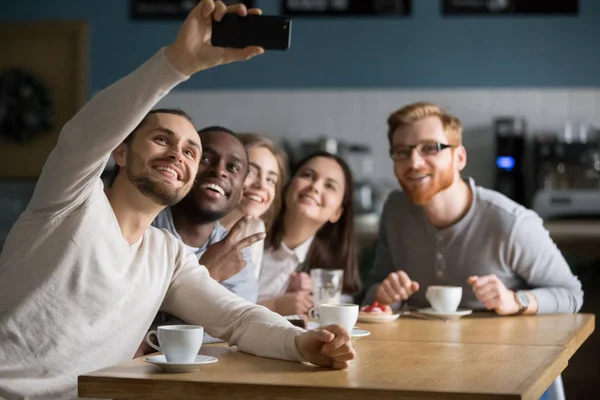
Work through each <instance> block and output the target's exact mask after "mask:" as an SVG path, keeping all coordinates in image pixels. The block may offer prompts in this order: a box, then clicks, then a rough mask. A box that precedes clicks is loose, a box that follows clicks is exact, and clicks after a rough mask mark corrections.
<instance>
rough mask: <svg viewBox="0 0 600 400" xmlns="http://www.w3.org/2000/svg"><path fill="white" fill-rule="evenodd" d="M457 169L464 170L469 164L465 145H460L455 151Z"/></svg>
mask: <svg viewBox="0 0 600 400" xmlns="http://www.w3.org/2000/svg"><path fill="white" fill-rule="evenodd" d="M454 157H455V160H454V162H455V164H456V169H457V170H458V171H462V170H463V169H465V167H466V166H467V150H466V149H465V147H464V146H462V145H461V146H458V147H457V148H456V151H455V152H454Z"/></svg>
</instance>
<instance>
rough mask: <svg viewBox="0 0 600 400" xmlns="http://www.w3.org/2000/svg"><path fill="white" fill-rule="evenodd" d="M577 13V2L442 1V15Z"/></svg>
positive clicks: (529, 0)
mask: <svg viewBox="0 0 600 400" xmlns="http://www.w3.org/2000/svg"><path fill="white" fill-rule="evenodd" d="M578 11H579V0H552V1H549V0H468V1H466V0H442V14H444V15H515V14H518V15H522V14H530V15H534V14H554V15H556V14H559V15H560V14H565V15H574V14H577V13H578Z"/></svg>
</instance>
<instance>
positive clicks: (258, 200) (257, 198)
mask: <svg viewBox="0 0 600 400" xmlns="http://www.w3.org/2000/svg"><path fill="white" fill-rule="evenodd" d="M244 197H245V198H246V199H248V200H250V201H253V202H255V203H259V204H262V203H264V200H263V199H262V197H260V196H258V195H256V194H246V195H244Z"/></svg>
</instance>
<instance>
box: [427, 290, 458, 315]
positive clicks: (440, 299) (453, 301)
mask: <svg viewBox="0 0 600 400" xmlns="http://www.w3.org/2000/svg"><path fill="white" fill-rule="evenodd" d="M425 298H427V300H428V301H429V304H431V307H433V309H434V310H435V311H437V312H447V313H452V312H455V311H456V310H457V309H458V305H459V304H460V300H461V299H462V287H460V286H429V287H428V288H427V291H426V292H425Z"/></svg>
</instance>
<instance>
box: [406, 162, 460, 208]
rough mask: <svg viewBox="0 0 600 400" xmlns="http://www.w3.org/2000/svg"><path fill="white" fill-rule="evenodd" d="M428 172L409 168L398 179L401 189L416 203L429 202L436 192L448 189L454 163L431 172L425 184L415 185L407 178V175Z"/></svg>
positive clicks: (452, 178) (420, 204)
mask: <svg viewBox="0 0 600 400" xmlns="http://www.w3.org/2000/svg"><path fill="white" fill-rule="evenodd" d="M430 173H431V171H425V170H424V169H418V170H414V169H411V170H409V171H408V172H407V173H406V174H405V176H404V177H403V178H399V179H398V181H399V182H400V186H402V190H404V192H405V193H406V195H407V196H408V197H409V198H410V200H411V201H412V202H413V203H415V204H416V205H419V206H423V205H425V204H427V203H429V202H430V201H431V199H433V197H434V196H435V195H436V194H438V193H439V192H441V191H443V190H446V189H448V188H449V187H450V186H451V185H452V183H454V163H453V164H452V165H450V167H449V168H448V169H446V170H444V171H442V172H439V173H433V174H432V176H431V177H429V182H428V183H427V184H425V185H420V184H419V185H415V184H414V183H412V182H411V181H410V180H409V179H408V176H411V175H421V174H423V175H425V174H430Z"/></svg>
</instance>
